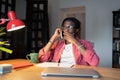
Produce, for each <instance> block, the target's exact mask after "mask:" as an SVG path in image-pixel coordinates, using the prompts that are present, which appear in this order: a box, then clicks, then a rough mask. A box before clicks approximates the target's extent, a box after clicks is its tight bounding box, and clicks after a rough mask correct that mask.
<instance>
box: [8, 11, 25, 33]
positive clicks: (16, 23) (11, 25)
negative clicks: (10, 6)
mask: <svg viewBox="0 0 120 80" xmlns="http://www.w3.org/2000/svg"><path fill="white" fill-rule="evenodd" d="M8 18H9V20H10V21H9V22H8V24H7V31H15V30H18V29H22V28H24V27H25V24H24V23H23V22H22V21H21V20H19V19H17V18H16V14H15V12H14V11H9V12H8Z"/></svg>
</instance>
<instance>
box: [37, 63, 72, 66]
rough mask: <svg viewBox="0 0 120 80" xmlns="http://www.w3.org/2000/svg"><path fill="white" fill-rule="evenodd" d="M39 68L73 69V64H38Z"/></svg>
mask: <svg viewBox="0 0 120 80" xmlns="http://www.w3.org/2000/svg"><path fill="white" fill-rule="evenodd" d="M36 66H38V67H72V66H73V65H71V64H65V63H54V62H43V63H39V64H36Z"/></svg>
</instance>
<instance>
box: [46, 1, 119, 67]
mask: <svg viewBox="0 0 120 80" xmlns="http://www.w3.org/2000/svg"><path fill="white" fill-rule="evenodd" d="M48 1H49V4H50V5H53V7H51V8H52V9H53V10H54V11H52V14H51V16H52V18H50V20H52V21H51V24H52V25H51V28H52V29H53V30H54V29H55V28H56V27H58V26H59V25H57V24H58V21H57V19H58V16H59V10H60V8H69V7H79V6H85V7H86V39H87V40H89V41H92V42H94V45H95V50H96V53H97V54H98V56H99V57H100V65H99V66H103V67H112V11H114V10H118V9H119V8H120V5H119V3H120V0H59V4H58V0H48ZM56 2H57V4H55V3H56ZM52 3H53V4H52ZM54 15H55V16H54ZM53 19H54V20H53ZM53 30H52V31H50V32H51V33H50V34H51V35H52V34H53Z"/></svg>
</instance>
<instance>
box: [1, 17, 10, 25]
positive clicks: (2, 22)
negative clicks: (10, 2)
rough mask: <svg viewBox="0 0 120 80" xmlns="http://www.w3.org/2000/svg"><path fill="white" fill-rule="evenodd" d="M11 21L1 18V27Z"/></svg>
mask: <svg viewBox="0 0 120 80" xmlns="http://www.w3.org/2000/svg"><path fill="white" fill-rule="evenodd" d="M7 21H9V19H5V18H1V19H0V25H1V24H4V23H5V22H7Z"/></svg>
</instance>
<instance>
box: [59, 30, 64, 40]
mask: <svg viewBox="0 0 120 80" xmlns="http://www.w3.org/2000/svg"><path fill="white" fill-rule="evenodd" d="M63 36H64V35H63V31H61V32H60V37H61V39H63Z"/></svg>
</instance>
